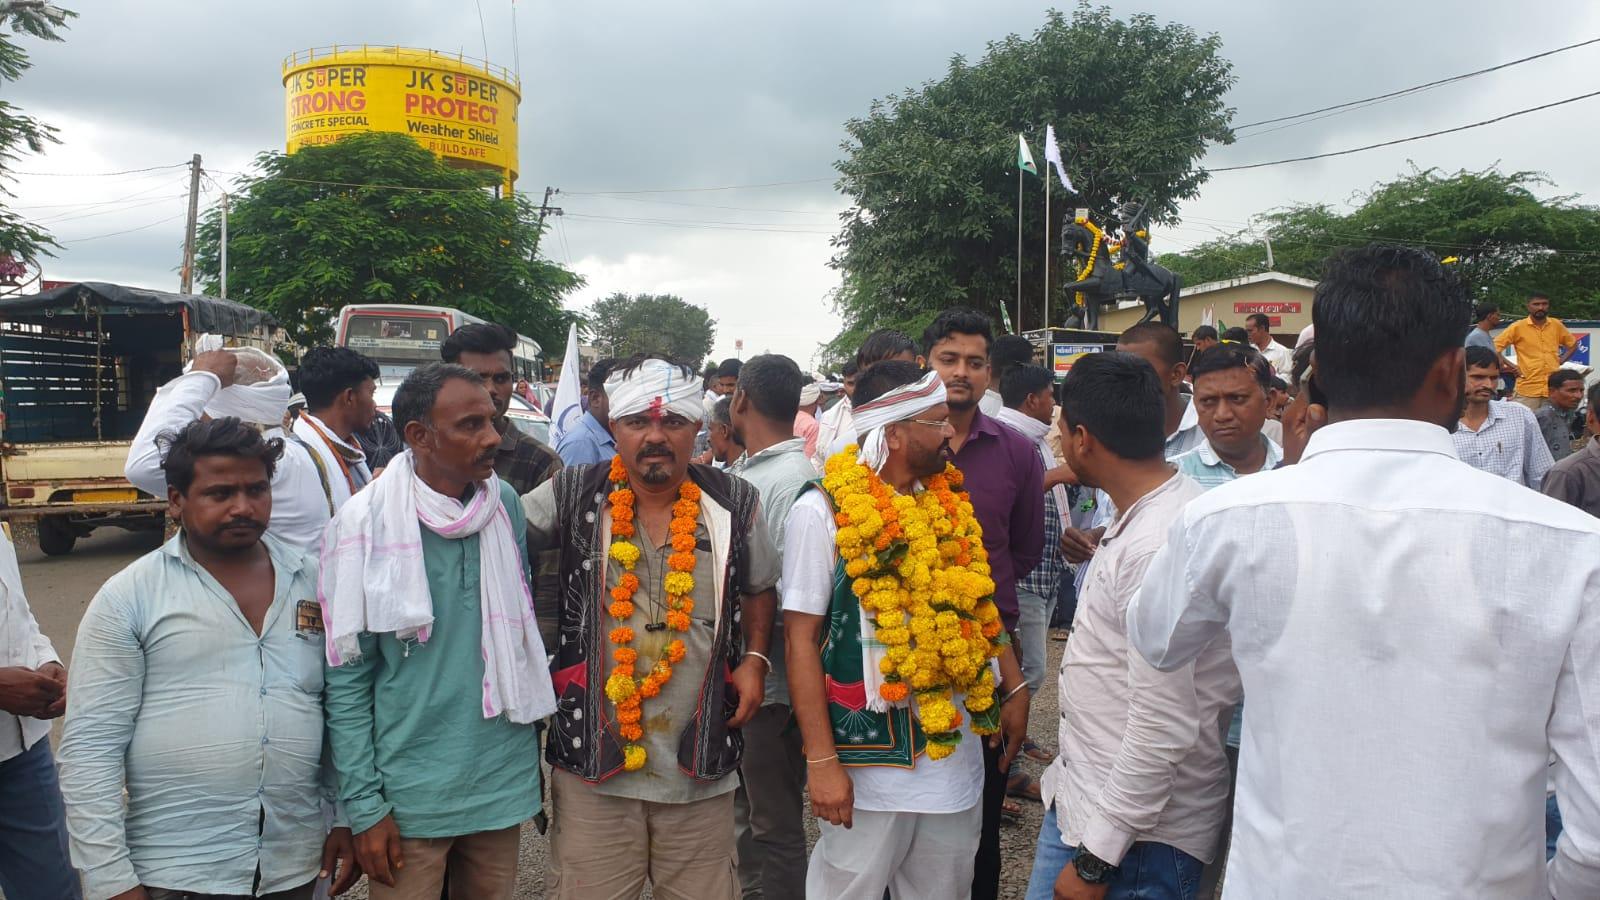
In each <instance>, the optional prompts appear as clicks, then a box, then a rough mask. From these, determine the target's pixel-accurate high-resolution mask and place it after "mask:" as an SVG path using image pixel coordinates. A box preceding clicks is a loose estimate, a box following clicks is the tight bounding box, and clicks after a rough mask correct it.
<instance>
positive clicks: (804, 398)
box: [800, 383, 822, 409]
mask: <svg viewBox="0 0 1600 900" xmlns="http://www.w3.org/2000/svg"><path fill="white" fill-rule="evenodd" d="M821 399H822V388H820V387H817V385H816V384H815V383H813V384H805V385H801V386H800V408H801V409H805V408H806V407H808V406H810V405H812V404H814V403H816V402H817V401H818V400H821Z"/></svg>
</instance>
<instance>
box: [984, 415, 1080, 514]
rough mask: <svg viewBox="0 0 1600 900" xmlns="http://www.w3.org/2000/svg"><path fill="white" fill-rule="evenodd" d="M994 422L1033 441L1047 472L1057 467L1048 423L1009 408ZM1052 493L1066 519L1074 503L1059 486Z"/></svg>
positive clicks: (1057, 506)
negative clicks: (1049, 439)
mask: <svg viewBox="0 0 1600 900" xmlns="http://www.w3.org/2000/svg"><path fill="white" fill-rule="evenodd" d="M994 420H995V421H996V422H999V423H1000V424H1001V425H1004V426H1006V427H1007V428H1010V429H1011V430H1012V431H1015V432H1016V433H1018V434H1020V435H1022V436H1023V437H1025V438H1027V439H1028V440H1030V441H1033V445H1034V447H1035V448H1037V449H1038V451H1039V460H1040V462H1042V463H1044V470H1045V471H1046V472H1048V471H1050V470H1051V469H1054V468H1055V467H1056V452H1055V451H1054V450H1051V449H1050V444H1049V442H1048V441H1046V440H1045V439H1046V438H1048V437H1049V436H1050V424H1049V423H1048V422H1041V421H1039V420H1038V419H1035V418H1034V417H1033V416H1030V415H1026V414H1024V413H1021V412H1019V411H1017V410H1014V409H1012V408H1010V407H1008V406H1002V407H1000V411H999V412H996V413H995V414H994ZM1050 492H1051V494H1052V495H1053V496H1054V497H1055V498H1056V509H1058V510H1060V512H1061V515H1062V517H1063V518H1065V516H1066V515H1067V513H1068V511H1069V510H1070V508H1071V505H1072V501H1070V500H1068V499H1067V489H1066V488H1064V487H1062V486H1061V485H1059V484H1058V485H1056V486H1055V487H1053V488H1051V489H1050ZM1058 537H1059V535H1058ZM1045 539H1046V540H1049V539H1050V536H1049V535H1045Z"/></svg>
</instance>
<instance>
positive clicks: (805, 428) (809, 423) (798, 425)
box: [794, 381, 822, 456]
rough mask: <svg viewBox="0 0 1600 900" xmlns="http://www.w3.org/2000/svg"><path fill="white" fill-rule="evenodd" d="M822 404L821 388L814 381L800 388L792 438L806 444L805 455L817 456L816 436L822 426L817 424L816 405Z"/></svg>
mask: <svg viewBox="0 0 1600 900" xmlns="http://www.w3.org/2000/svg"><path fill="white" fill-rule="evenodd" d="M821 402H822V388H819V387H817V383H816V382H815V381H808V382H806V383H805V384H803V385H801V386H800V411H799V412H797V413H795V414H794V436H795V437H797V438H800V439H801V440H803V441H805V442H806V455H807V456H816V455H817V434H818V432H819V431H820V430H821V428H822V426H821V425H819V424H818V423H817V405H818V404H820V403H821Z"/></svg>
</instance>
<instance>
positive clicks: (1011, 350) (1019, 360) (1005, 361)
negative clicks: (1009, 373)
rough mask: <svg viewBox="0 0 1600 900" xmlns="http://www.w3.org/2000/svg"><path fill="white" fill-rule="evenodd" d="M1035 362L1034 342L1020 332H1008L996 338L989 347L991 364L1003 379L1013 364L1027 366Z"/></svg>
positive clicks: (1002, 379)
mask: <svg viewBox="0 0 1600 900" xmlns="http://www.w3.org/2000/svg"><path fill="white" fill-rule="evenodd" d="M1032 362H1033V342H1032V341H1030V340H1028V339H1027V338H1025V337H1023V336H1022V335H1020V334H1007V335H1003V336H1001V337H998V338H995V340H994V346H993V347H991V348H989V365H991V366H993V367H994V371H995V372H996V373H997V374H998V377H999V378H1000V380H1001V381H1004V380H1005V373H1006V370H1007V369H1009V368H1011V367H1012V366H1026V365H1029V364H1031V363H1032Z"/></svg>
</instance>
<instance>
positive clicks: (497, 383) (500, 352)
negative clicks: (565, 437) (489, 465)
mask: <svg viewBox="0 0 1600 900" xmlns="http://www.w3.org/2000/svg"><path fill="white" fill-rule="evenodd" d="M516 346H517V335H516V332H513V331H512V330H511V329H509V328H507V327H505V326H504V325H492V324H489V323H487V322H477V323H474V324H471V325H463V326H461V327H460V328H457V329H456V330H455V331H453V332H451V333H450V336H449V337H447V338H445V339H444V343H442V344H440V345H439V356H440V357H441V358H442V359H443V360H444V361H445V362H447V363H457V364H459V365H462V366H465V367H466V368H468V369H471V370H472V371H474V372H477V373H478V377H480V378H482V379H483V385H484V387H487V388H488V389H489V396H490V397H491V398H493V400H494V430H495V431H498V432H499V433H500V446H499V448H498V449H496V450H495V455H494V473H495V474H496V475H498V476H499V477H500V480H501V481H503V482H505V483H506V484H509V485H510V486H511V489H512V490H513V491H516V493H517V496H519V497H520V496H522V495H523V494H526V493H527V492H529V491H531V490H533V489H534V488H536V487H538V486H539V485H541V484H544V483H545V482H546V481H549V480H550V479H551V478H552V477H554V476H555V474H556V473H557V472H559V471H560V470H561V457H560V456H559V455H557V454H556V452H555V451H554V450H552V449H551V448H550V447H548V446H546V445H545V443H544V442H543V441H540V440H539V439H538V438H535V437H534V436H533V435H530V434H528V433H526V432H524V431H523V430H522V429H520V428H518V427H517V426H516V425H514V424H512V422H511V420H510V419H509V418H507V416H506V412H507V411H508V410H510V409H511V393H512V390H513V381H512V379H513V377H514V376H513V375H512V369H511V363H512V358H511V351H512V350H513V349H515V348H516ZM525 384H526V382H524V385H525Z"/></svg>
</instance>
